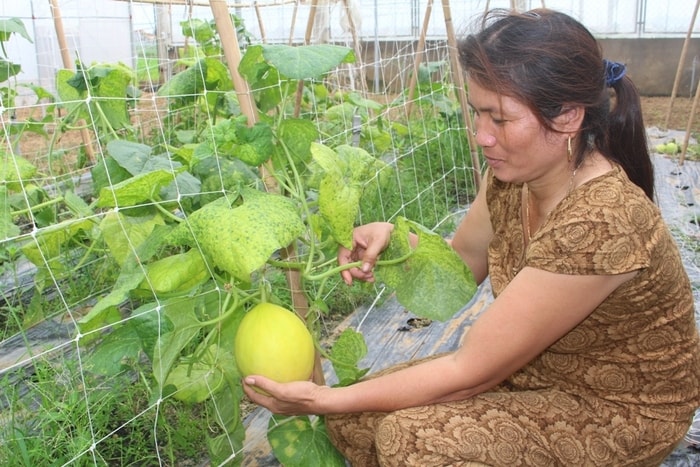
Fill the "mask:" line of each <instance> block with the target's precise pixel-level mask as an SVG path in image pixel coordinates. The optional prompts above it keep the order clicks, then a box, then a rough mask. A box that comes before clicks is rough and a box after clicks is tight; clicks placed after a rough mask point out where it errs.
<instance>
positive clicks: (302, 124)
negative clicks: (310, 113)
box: [277, 118, 319, 162]
mask: <svg viewBox="0 0 700 467" xmlns="http://www.w3.org/2000/svg"><path fill="white" fill-rule="evenodd" d="M277 137H278V138H279V139H280V141H282V142H283V143H284V145H285V146H286V147H287V149H289V152H290V153H291V155H292V158H293V159H294V160H295V161H300V162H308V161H309V160H310V159H311V143H313V142H314V141H316V140H318V137H319V134H318V129H317V128H316V125H314V123H313V122H311V121H310V120H305V119H300V118H285V119H284V120H282V121H281V122H280V125H279V128H278V130H277Z"/></svg>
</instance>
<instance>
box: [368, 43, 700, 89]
mask: <svg viewBox="0 0 700 467" xmlns="http://www.w3.org/2000/svg"><path fill="white" fill-rule="evenodd" d="M600 42H601V46H602V48H603V54H604V57H605V58H608V59H611V60H616V61H619V62H622V63H625V64H626V65H627V70H628V71H627V72H628V73H629V76H630V77H631V78H632V79H633V80H634V82H635V84H636V85H637V87H638V88H639V91H640V93H641V94H642V95H644V96H670V95H671V90H672V89H673V82H674V79H675V76H676V70H677V68H678V61H679V60H680V56H681V52H682V49H683V44H684V42H685V39H684V38H682V37H681V38H649V39H647V38H645V39H637V38H601V39H600ZM378 45H379V48H378V50H375V49H376V44H375V43H374V42H365V43H362V44H361V47H362V56H363V57H362V60H363V63H364V64H365V65H368V66H367V67H366V68H364V73H365V76H364V78H365V79H366V81H367V83H368V88H369V89H374V86H375V85H377V83H378V85H379V92H385V91H386V92H389V93H396V92H400V91H401V90H402V89H403V88H405V87H406V86H407V83H408V80H409V74H410V71H411V70H412V67H413V59H414V54H415V51H416V50H417V43H416V42H403V41H401V42H399V41H381V42H379V43H378ZM425 51H426V52H425V57H424V60H423V61H424V62H426V61H432V60H435V61H437V60H447V58H446V48H445V43H444V41H428V42H427V43H426V46H425ZM436 78H439V76H438V77H436ZM698 81H700V38H697V37H696V38H692V39H691V40H690V41H689V43H688V48H687V51H686V57H685V63H684V64H683V70H682V74H681V79H680V81H679V86H678V89H677V95H678V96H683V97H692V96H693V95H694V93H695V89H696V87H697V85H698Z"/></svg>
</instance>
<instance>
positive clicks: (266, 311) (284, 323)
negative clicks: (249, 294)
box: [234, 303, 315, 383]
mask: <svg viewBox="0 0 700 467" xmlns="http://www.w3.org/2000/svg"><path fill="white" fill-rule="evenodd" d="M314 353H315V350H314V340H313V337H312V336H311V333H310V332H309V330H308V329H307V328H306V325H305V324H304V322H303V321H302V320H301V319H300V318H299V317H298V316H297V315H296V314H295V313H294V312H292V311H290V310H287V309H286V308H284V307H281V306H278V305H275V304H272V303H260V304H258V305H255V306H254V307H253V308H251V309H250V310H249V311H248V312H247V313H246V315H245V316H244V317H243V319H242V320H241V323H240V325H239V326H238V331H237V332H236V340H235V343H234V355H235V358H236V365H237V366H238V371H239V372H240V373H241V374H242V375H243V377H246V376H248V375H262V376H265V377H267V378H270V379H271V380H273V381H277V382H278V383H288V382H291V381H307V380H309V379H310V378H311V373H312V372H313V368H314Z"/></svg>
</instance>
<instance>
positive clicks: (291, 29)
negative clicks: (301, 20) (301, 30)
mask: <svg viewBox="0 0 700 467" xmlns="http://www.w3.org/2000/svg"><path fill="white" fill-rule="evenodd" d="M298 11H299V0H296V2H294V10H293V11H292V24H290V25H289V42H288V43H289V45H292V44H293V43H294V28H295V27H296V24H297V12H298Z"/></svg>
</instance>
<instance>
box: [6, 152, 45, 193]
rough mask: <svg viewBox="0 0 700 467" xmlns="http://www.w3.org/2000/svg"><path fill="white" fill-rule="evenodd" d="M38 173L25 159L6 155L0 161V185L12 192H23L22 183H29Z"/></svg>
mask: <svg viewBox="0 0 700 467" xmlns="http://www.w3.org/2000/svg"><path fill="white" fill-rule="evenodd" d="M36 171H37V169H36V167H35V166H34V165H33V164H32V163H31V162H29V161H28V160H27V159H25V158H24V157H22V156H18V155H15V154H8V153H5V154H3V158H2V160H0V183H3V184H4V185H7V188H9V189H10V190H13V191H21V190H22V184H21V183H20V181H22V182H25V183H27V182H28V181H29V179H30V178H32V177H33V176H34V175H35V174H36Z"/></svg>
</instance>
